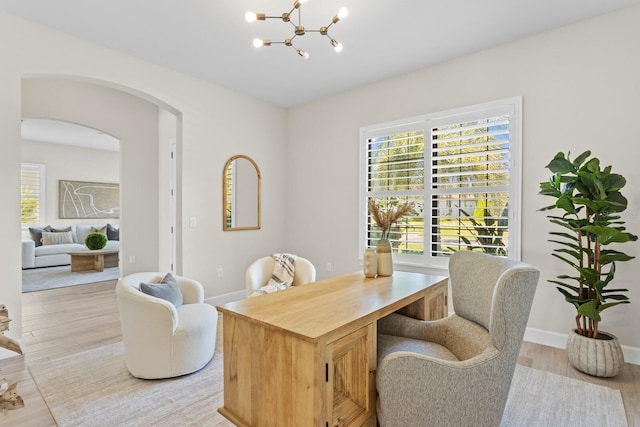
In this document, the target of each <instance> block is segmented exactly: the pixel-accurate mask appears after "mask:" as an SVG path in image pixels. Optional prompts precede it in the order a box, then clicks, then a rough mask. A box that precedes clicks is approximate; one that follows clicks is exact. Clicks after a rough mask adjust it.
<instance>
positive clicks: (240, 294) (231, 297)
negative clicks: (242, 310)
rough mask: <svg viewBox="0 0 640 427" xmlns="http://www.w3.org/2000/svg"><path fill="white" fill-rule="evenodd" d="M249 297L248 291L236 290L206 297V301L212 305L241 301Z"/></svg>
mask: <svg viewBox="0 0 640 427" xmlns="http://www.w3.org/2000/svg"><path fill="white" fill-rule="evenodd" d="M246 298H247V291H246V290H244V289H243V290H241V291H236V292H230V293H228V294H223V295H216V296H213V297H210V298H206V299H205V300H204V302H206V303H207V304H211V305H212V306H214V307H215V306H216V305H221V304H226V303H228V302H233V301H239V300H241V299H246Z"/></svg>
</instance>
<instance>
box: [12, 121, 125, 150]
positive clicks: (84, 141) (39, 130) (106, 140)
mask: <svg viewBox="0 0 640 427" xmlns="http://www.w3.org/2000/svg"><path fill="white" fill-rule="evenodd" d="M22 139H25V140H27V141H37V142H50V143H52V144H64V145H73V146H76V147H84V148H94V149H97V150H108V151H118V150H119V149H120V140H118V139H117V138H114V137H113V136H111V135H108V134H106V133H104V132H101V131H99V130H96V129H92V128H89V127H86V126H81V125H77V124H74V123H68V122H63V121H60V120H49V119H34V118H24V119H22Z"/></svg>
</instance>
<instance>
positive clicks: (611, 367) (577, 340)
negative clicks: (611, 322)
mask: <svg viewBox="0 0 640 427" xmlns="http://www.w3.org/2000/svg"><path fill="white" fill-rule="evenodd" d="M599 335H604V336H606V337H610V338H611V339H593V338H587V337H584V336H582V335H579V334H578V333H576V331H575V329H574V330H573V331H571V333H570V334H569V340H568V341H567V356H568V357H569V362H570V363H571V364H572V365H573V367H574V368H576V369H577V370H579V371H582V372H584V373H585V374H589V375H593V376H595V377H615V376H616V375H618V374H619V373H620V371H621V370H622V366H623V365H624V355H623V354H622V347H621V346H620V342H619V341H618V338H616V337H615V335H613V334H610V333H607V332H600V333H599Z"/></svg>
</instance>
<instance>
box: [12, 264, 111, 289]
mask: <svg viewBox="0 0 640 427" xmlns="http://www.w3.org/2000/svg"><path fill="white" fill-rule="evenodd" d="M118 276H120V268H119V267H111V268H105V269H104V271H79V272H74V273H72V272H71V266H69V265H62V266H59V267H43V268H31V269H28V270H22V292H34V291H43V290H45V289H54V288H63V287H66V286H75V285H83V284H85V283H95V282H104V281H106V280H114V279H117V278H118Z"/></svg>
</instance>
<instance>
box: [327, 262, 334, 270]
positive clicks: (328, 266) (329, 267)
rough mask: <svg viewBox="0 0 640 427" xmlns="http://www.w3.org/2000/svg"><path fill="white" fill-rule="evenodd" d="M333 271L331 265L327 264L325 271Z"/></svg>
mask: <svg viewBox="0 0 640 427" xmlns="http://www.w3.org/2000/svg"><path fill="white" fill-rule="evenodd" d="M331 270H333V265H331V263H330V262H328V263H327V271H331Z"/></svg>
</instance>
